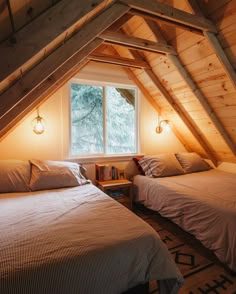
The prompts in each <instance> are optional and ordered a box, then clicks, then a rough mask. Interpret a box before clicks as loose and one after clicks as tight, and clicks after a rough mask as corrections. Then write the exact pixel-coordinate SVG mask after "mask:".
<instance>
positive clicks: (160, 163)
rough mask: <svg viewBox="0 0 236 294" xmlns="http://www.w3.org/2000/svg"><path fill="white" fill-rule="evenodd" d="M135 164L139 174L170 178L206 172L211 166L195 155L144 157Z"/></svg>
mask: <svg viewBox="0 0 236 294" xmlns="http://www.w3.org/2000/svg"><path fill="white" fill-rule="evenodd" d="M135 162H136V164H137V165H139V166H140V168H139V170H141V171H142V172H141V174H143V175H145V176H148V177H154V178H157V177H170V176H177V175H183V174H188V173H193V172H200V171H207V170H209V169H211V166H210V165H209V164H208V163H207V162H206V161H205V160H204V159H202V158H201V156H199V155H198V154H197V153H194V152H192V153H187V152H183V153H176V154H159V155H153V156H144V157H143V158H140V159H139V160H137V159H136V161H135Z"/></svg>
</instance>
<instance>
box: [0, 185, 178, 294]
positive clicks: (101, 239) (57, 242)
mask: <svg viewBox="0 0 236 294" xmlns="http://www.w3.org/2000/svg"><path fill="white" fill-rule="evenodd" d="M153 279H157V280H160V281H161V282H160V287H161V289H162V293H166V294H167V293H168V294H170V293H177V291H178V289H179V287H180V286H181V283H182V277H181V275H180V273H179V272H178V270H177V269H176V266H175V264H174V262H173V261H172V258H171V256H170V254H169V253H168V251H167V249H166V247H165V246H164V245H163V243H162V242H161V240H160V239H159V237H158V235H157V234H156V232H155V231H154V230H153V229H152V228H151V227H150V226H149V225H147V224H146V223H145V222H144V221H142V220H141V219H139V218H138V217H137V216H136V215H134V214H133V213H132V212H131V211H129V210H128V209H126V208H124V207H123V206H122V205H120V204H119V203H117V202H116V201H114V200H112V199H111V198H110V197H108V196H107V195H105V194H104V193H103V192H101V191H100V190H99V189H97V188H96V187H95V186H93V185H91V184H89V185H85V186H80V187H76V188H67V189H58V190H51V191H40V192H32V193H30V192H29V193H17V194H16V193H14V194H13V193H12V194H0V293H1V294H10V293H11V294H13V293H32V294H39V293H40V294H41V293H50V294H52V293H57V294H60V293H61V294H62V293H63V294H65V293H68V294H73V293H76V294H78V293H81V294H90V293H94V294H95V293H96V294H99V293H101V294H106V293H107V294H112V293H122V292H123V291H125V290H127V289H129V288H132V287H134V286H136V285H138V284H140V283H144V282H146V281H148V280H153Z"/></svg>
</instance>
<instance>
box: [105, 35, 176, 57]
mask: <svg viewBox="0 0 236 294" xmlns="http://www.w3.org/2000/svg"><path fill="white" fill-rule="evenodd" d="M100 38H102V39H104V40H105V41H108V42H110V43H112V44H118V45H123V46H126V47H128V48H135V49H141V50H144V51H152V52H160V53H167V54H177V53H176V51H175V50H174V49H173V48H172V47H171V46H169V45H166V44H162V43H161V42H158V43H156V42H152V41H149V40H146V39H141V38H136V37H131V36H127V35H125V34H121V33H117V32H111V31H106V32H104V33H102V34H101V35H100Z"/></svg>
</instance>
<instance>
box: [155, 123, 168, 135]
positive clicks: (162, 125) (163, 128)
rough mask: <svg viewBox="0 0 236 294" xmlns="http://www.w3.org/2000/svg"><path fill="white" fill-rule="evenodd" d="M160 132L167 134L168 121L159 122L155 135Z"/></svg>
mask: <svg viewBox="0 0 236 294" xmlns="http://www.w3.org/2000/svg"><path fill="white" fill-rule="evenodd" d="M162 131H165V132H169V131H170V125H169V121H168V120H161V121H160V123H159V124H158V126H157V127H156V133H157V134H160V133H161V132H162Z"/></svg>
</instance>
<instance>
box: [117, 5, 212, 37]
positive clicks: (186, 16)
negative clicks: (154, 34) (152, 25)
mask: <svg viewBox="0 0 236 294" xmlns="http://www.w3.org/2000/svg"><path fill="white" fill-rule="evenodd" d="M121 1H122V2H123V3H126V4H127V5H130V7H132V8H135V9H138V10H141V11H144V12H147V13H150V14H154V15H157V16H159V17H161V18H164V19H168V20H172V21H175V22H177V23H183V24H185V25H188V26H191V27H193V28H198V29H201V30H204V31H205V30H206V31H211V32H214V33H216V32H217V31H216V28H215V26H214V25H213V23H212V22H211V21H209V20H207V19H206V18H203V17H197V16H195V15H192V14H191V13H187V12H185V11H183V10H179V9H176V8H174V7H171V6H168V5H165V4H163V3H160V2H156V1H152V0H121Z"/></svg>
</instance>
